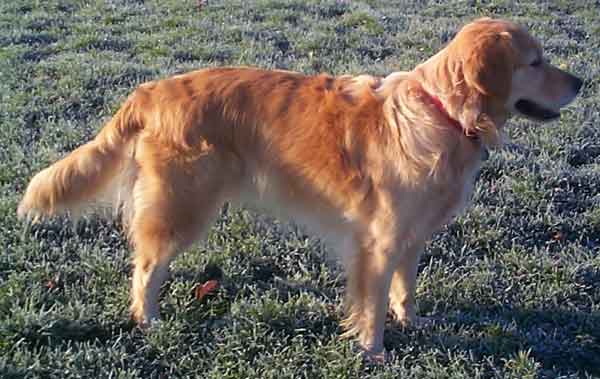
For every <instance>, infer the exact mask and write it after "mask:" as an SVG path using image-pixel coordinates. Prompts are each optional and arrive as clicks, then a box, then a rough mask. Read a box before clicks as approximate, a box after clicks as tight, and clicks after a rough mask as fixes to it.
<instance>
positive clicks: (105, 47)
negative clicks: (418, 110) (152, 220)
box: [0, 0, 600, 378]
mask: <svg viewBox="0 0 600 379" xmlns="http://www.w3.org/2000/svg"><path fill="white" fill-rule="evenodd" d="M599 14H600V8H599V6H598V4H597V2H586V1H579V2H573V1H553V2H537V1H536V2H534V1H532V2H521V3H515V2H512V1H500V0H497V1H469V2H467V1H452V2H435V1H386V0H368V1H356V2H354V1H352V2H350V1H335V2H334V1H324V2H317V1H312V0H311V1H294V2H289V1H275V0H260V1H209V2H208V4H207V5H204V6H203V7H202V8H201V9H200V10H199V9H198V6H197V3H196V2H195V1H180V0H163V1H158V0H150V1H134V0H128V1H125V0H114V1H109V2H103V1H81V0H74V1H63V0H48V1H35V0H19V1H15V0H7V1H4V2H2V3H1V4H0V246H1V248H2V250H3V251H2V254H0V376H1V377H3V378H100V377H103V378H104V377H106V378H137V377H145V378H178V377H205V378H246V377H247V378H302V377H305V378H343V377H365V378H392V377H394V378H395V377H401V378H555V377H561V378H578V377H581V378H591V377H600V290H599V289H598V283H600V254H599V251H600V211H599V209H600V194H599V193H598V188H600V146H599V142H598V141H600V128H599V127H598V125H600V105H599V103H600V102H599V100H600V63H599V62H600V33H599V31H600V16H598V15H599ZM482 15H491V16H501V17H506V18H510V19H513V20H516V21H518V22H520V23H522V24H525V25H527V26H528V27H529V29H530V30H531V31H532V32H533V33H534V34H535V35H537V36H538V37H539V38H540V39H541V41H542V42H543V44H544V45H545V46H546V48H547V51H548V56H549V58H550V59H551V60H552V61H553V62H555V63H557V64H560V65H562V66H563V67H564V68H566V69H569V70H571V71H573V72H575V73H576V74H577V75H579V76H581V77H583V78H585V81H586V86H585V89H584V90H583V93H582V95H581V97H580V98H579V99H578V100H577V101H576V103H575V104H574V105H573V106H571V107H570V108H569V109H568V110H566V111H565V112H564V114H563V116H562V118H561V120H560V121H558V122H553V123H552V124H550V125H546V126H543V127H542V126H540V125H537V124H533V123H530V122H528V121H523V120H512V121H511V122H510V127H509V135H510V142H509V143H508V144H507V146H506V147H505V148H504V149H503V150H501V151H497V152H493V153H492V155H491V157H490V159H489V160H488V161H487V162H486V164H485V166H484V168H483V170H482V172H481V175H480V177H479V179H478V183H477V190H476V192H475V194H474V198H473V204H472V206H471V207H470V208H469V209H468V210H467V211H466V212H465V214H464V215H463V216H461V217H460V218H459V219H458V220H457V221H456V222H455V223H453V224H452V225H449V226H448V227H447V228H446V229H445V230H444V231H442V232H441V233H439V234H438V235H436V236H435V237H434V238H433V240H432V241H431V243H430V244H429V245H428V247H427V250H426V253H425V255H424V257H423V259H422V261H421V266H420V276H419V284H418V306H419V311H420V313H421V314H423V315H429V316H432V317H433V318H435V319H437V320H438V321H439V322H438V323H437V324H435V325H434V326H430V327H427V328H425V329H423V330H401V329H399V328H398V327H396V326H394V325H391V324H390V325H389V326H388V327H387V330H386V336H385V345H386V347H387V348H388V349H389V350H390V351H391V352H392V353H393V357H394V358H393V360H392V362H390V363H389V364H386V365H384V366H379V367H371V366H368V365H365V364H364V362H363V361H362V359H361V358H360V356H358V354H357V351H356V349H355V347H354V346H353V344H352V342H351V341H345V340H341V339H339V337H338V335H339V333H340V328H339V326H338V325H339V324H338V323H339V321H340V319H341V318H342V317H343V313H342V294H343V287H344V279H343V276H342V275H341V273H340V270H339V268H338V267H337V266H336V265H335V264H331V263H330V262H329V260H328V258H327V257H326V247H324V246H323V245H321V243H320V242H319V241H317V240H315V239H313V238H311V237H309V236H307V235H305V234H304V233H303V232H302V231H301V230H299V229H297V228H295V227H293V226H291V225H289V224H284V223H280V222H278V221H277V220H273V219H270V218H268V217H265V216H262V215H257V214H254V213H252V212H250V211H248V210H244V209H233V208H225V209H223V210H222V212H221V216H220V218H219V220H218V221H217V223H216V224H215V226H214V228H213V229H212V231H211V233H210V236H209V238H208V240H207V241H206V243H204V244H202V245H199V246H195V247H194V248H192V249H190V250H189V251H188V252H186V253H185V254H183V255H181V256H180V257H179V258H178V259H177V260H176V261H175V262H174V264H173V266H172V276H171V279H170V281H169V282H168V283H167V284H166V285H165V287H164V288H163V293H162V298H163V300H162V303H161V312H162V314H163V315H164V322H162V323H161V324H160V325H158V326H156V327H155V328H154V329H153V330H151V331H150V332H149V333H142V332H140V331H139V330H138V329H137V328H135V327H134V326H133V325H132V324H131V323H130V322H129V321H128V312H127V307H128V287H129V282H128V278H129V275H130V270H131V265H130V261H129V249H128V246H127V243H126V241H125V240H124V238H123V236H122V234H120V232H119V228H118V225H115V224H112V223H107V222H104V221H100V220H93V219H92V220H90V221H88V222H86V223H83V224H80V225H78V226H77V227H73V226H72V225H71V224H69V223H68V221H66V220H62V219H55V220H51V221H49V222H47V223H44V224H42V225H38V226H34V227H29V228H28V227H26V226H25V225H23V224H21V223H19V222H18V221H17V220H16V214H15V213H16V212H15V210H16V206H17V203H18V201H19V198H20V196H21V194H22V193H23V190H24V188H25V185H26V183H27V181H28V179H29V178H30V177H31V176H32V175H33V174H34V173H35V172H36V171H38V170H40V169H41V168H43V167H45V166H46V165H48V164H49V163H51V162H53V161H54V160H56V159H57V158H59V157H61V156H62V155H63V154H65V153H66V152H68V151H70V150H72V149H73V148H74V147H76V146H78V145H80V144H81V143H83V142H84V141H86V140H88V139H90V138H91V137H92V136H93V135H94V133H96V132H97V131H98V130H99V128H101V126H102V124H103V122H105V121H106V120H107V119H108V118H109V117H110V115H111V114H112V113H113V112H114V111H115V110H116V108H117V107H118V105H119V104H120V103H121V102H122V101H123V100H124V98H125V96H126V95H127V94H128V93H129V92H130V91H131V90H132V89H133V88H134V87H135V86H136V85H137V84H139V83H142V82H144V81H146V80H149V79H155V78H159V77H166V76H168V75H171V74H174V73H178V72H183V71H187V70H191V69H194V68H198V67H205V66H214V65H226V64H227V65H228V64H232V65H234V64H235V65H240V64H244V65H256V66H260V67H267V68H285V69H291V70H299V71H303V72H306V73H317V72H321V71H327V72H330V73H333V74H342V73H352V74H358V73H365V72H367V73H372V74H376V75H383V74H386V73H389V72H391V71H393V70H401V69H402V70H406V69H410V68H412V67H413V66H414V65H415V64H417V63H418V62H421V61H423V60H424V59H425V58H427V57H428V56H430V55H431V54H432V53H433V52H435V51H437V50H438V49H439V48H440V47H441V46H443V45H444V43H446V42H447V41H448V40H450V39H451V38H452V36H453V35H454V33H455V32H456V30H457V28H458V27H459V26H460V25H462V24H463V23H465V22H467V21H469V20H471V19H473V18H475V17H478V16H482ZM212 278H219V279H220V281H221V287H220V289H219V290H218V291H217V293H216V294H214V295H211V296H209V297H207V298H205V299H203V300H202V301H197V300H194V298H193V296H192V293H193V288H194V286H195V285H196V284H197V283H202V282H204V281H205V280H207V279H212Z"/></svg>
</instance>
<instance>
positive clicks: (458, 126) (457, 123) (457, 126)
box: [425, 92, 473, 138]
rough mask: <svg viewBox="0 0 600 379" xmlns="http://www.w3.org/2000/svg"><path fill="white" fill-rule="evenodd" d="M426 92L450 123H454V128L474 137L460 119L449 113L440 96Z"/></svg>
mask: <svg viewBox="0 0 600 379" xmlns="http://www.w3.org/2000/svg"><path fill="white" fill-rule="evenodd" d="M425 93H426V94H427V95H428V96H429V98H430V99H431V102H432V103H433V105H435V107H436V108H437V109H438V111H440V113H441V114H443V115H444V116H446V119H447V120H448V123H450V125H452V126H453V127H454V129H456V130H458V131H459V132H460V133H461V134H464V135H466V136H467V137H470V138H473V136H470V135H468V134H467V133H465V129H464V128H463V126H462V124H461V123H460V121H458V120H457V119H455V118H453V117H452V116H450V113H448V111H447V110H446V108H445V107H444V104H442V101H441V100H440V98H439V97H437V96H435V95H432V94H430V93H427V92H425Z"/></svg>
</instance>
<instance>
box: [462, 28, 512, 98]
mask: <svg viewBox="0 0 600 379" xmlns="http://www.w3.org/2000/svg"><path fill="white" fill-rule="evenodd" d="M471 41H472V43H473V45H472V46H470V47H469V48H468V50H467V53H466V56H464V58H463V62H462V69H463V75H464V78H465V82H466V84H467V86H468V87H470V89H475V90H477V91H478V92H479V93H481V94H482V95H484V96H487V97H491V98H500V99H506V98H508V96H509V94H510V87H511V81H512V73H513V70H514V64H515V53H514V48H513V46H512V38H511V36H510V34H509V33H506V32H496V33H495V34H494V35H488V36H479V37H478V38H474V39H472V40H471Z"/></svg>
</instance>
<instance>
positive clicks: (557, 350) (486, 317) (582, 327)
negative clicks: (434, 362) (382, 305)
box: [385, 306, 600, 375]
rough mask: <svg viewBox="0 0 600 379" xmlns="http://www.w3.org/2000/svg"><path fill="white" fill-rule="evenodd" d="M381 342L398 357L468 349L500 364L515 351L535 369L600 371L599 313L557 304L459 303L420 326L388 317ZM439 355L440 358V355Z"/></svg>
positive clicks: (476, 355)
mask: <svg viewBox="0 0 600 379" xmlns="http://www.w3.org/2000/svg"><path fill="white" fill-rule="evenodd" d="M385 345H386V348H388V349H389V350H390V351H394V352H395V353H396V354H397V355H398V356H405V355H406V354H413V355H415V357H416V356H418V354H420V353H423V352H427V351H432V350H433V351H435V350H437V351H451V352H459V351H462V352H464V351H468V352H469V354H472V355H473V356H474V357H475V358H476V359H478V358H484V357H485V358H486V359H489V358H491V359H492V360H493V361H494V363H495V364H499V365H501V366H502V365H505V364H506V362H508V361H509V360H510V359H514V358H515V357H516V356H517V355H518V353H519V352H527V351H529V356H530V357H532V358H533V359H535V361H536V362H539V363H540V365H541V367H540V369H541V370H542V372H543V371H545V370H552V371H554V372H556V371H558V372H561V373H563V371H568V372H570V373H573V372H575V371H578V372H580V373H581V372H582V371H585V372H587V373H588V374H593V375H599V374H600V315H599V314H597V313H584V312H579V311H565V310H561V309H552V308H549V309H529V308H509V307H507V308H499V307H488V308H485V307H483V308H478V307H468V306H467V307H461V309H460V311H456V312H453V313H452V312H450V313H447V314H446V315H445V319H441V318H436V317H433V318H432V322H431V323H429V324H428V325H426V326H425V327H424V328H420V329H416V328H402V327H400V326H398V325H396V324H395V323H393V322H391V324H390V325H388V327H387V328H386V335H385ZM442 359H443V358H442Z"/></svg>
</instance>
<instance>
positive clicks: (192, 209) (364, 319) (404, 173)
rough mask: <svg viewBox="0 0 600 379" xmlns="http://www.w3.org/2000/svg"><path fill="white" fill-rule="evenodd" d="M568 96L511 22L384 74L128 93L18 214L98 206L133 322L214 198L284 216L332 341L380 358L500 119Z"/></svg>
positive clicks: (473, 32)
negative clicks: (323, 266)
mask: <svg viewBox="0 0 600 379" xmlns="http://www.w3.org/2000/svg"><path fill="white" fill-rule="evenodd" d="M582 83H583V82H582V80H581V79H579V78H577V77H575V76H573V75H571V74H569V73H567V72H564V71H562V70H560V69H558V68H556V67H554V66H552V65H551V64H550V63H548V61H547V60H546V59H545V58H544V55H543V52H542V48H541V47H540V44H539V43H538V42H537V41H536V40H535V39H534V38H533V37H532V36H531V35H530V34H529V33H528V32H527V31H526V30H525V29H524V28H523V27H521V26H518V25H516V24H514V23H512V22H510V21H505V20H496V19H490V18H484V19H478V20H475V21H474V22H472V23H469V24H467V25H466V26H464V27H463V28H462V29H461V30H460V31H459V32H458V33H457V35H456V37H455V38H454V39H453V40H452V41H451V42H450V43H449V44H448V45H447V46H446V47H445V48H444V49H442V50H441V51H440V52H438V53H437V54H436V55H434V56H433V57H431V58H430V59H428V60H427V61H425V62H424V63H422V64H420V65H418V66H417V67H416V68H415V69H414V70H412V71H407V72H395V73H392V74H390V75H389V76H386V77H373V76H369V75H362V76H356V77H352V76H340V77H331V76H329V75H325V74H321V75H316V76H306V75H303V74H300V73H296V72H289V71H267V70H260V69H255V68H233V67H229V68H208V69H202V70H198V71H194V72H190V73H187V74H183V75H177V76H174V77H171V78H168V79H163V80H159V81H153V82H148V83H145V84H142V85H140V86H139V87H138V88H137V89H136V90H135V91H134V92H133V93H132V94H131V95H130V96H129V97H128V99H127V100H126V101H125V102H124V104H123V105H122V107H121V108H120V109H119V110H118V111H117V113H116V114H115V115H114V117H113V118H112V119H111V120H110V121H109V122H108V123H107V125H106V126H105V127H104V128H103V129H102V130H101V131H100V132H99V134H98V135H97V136H96V137H95V138H94V139H93V140H92V141H90V142H88V143H86V144H85V145H83V146H81V147H79V148H77V149H76V150H75V151H73V152H72V153H70V154H69V155H67V156H66V157H65V158H63V159H62V160H60V161H58V162H57V163H55V164H53V165H52V166H50V167H48V168H46V169H44V170H43V171H41V172H39V173H38V174H37V175H35V176H34V177H33V179H32V180H31V182H30V183H29V185H28V187H27V190H26V192H25V195H24V197H23V199H22V201H21V203H20V204H19V208H18V214H19V216H20V217H22V218H28V219H29V220H33V221H37V220H38V219H39V218H41V217H43V216H51V215H57V214H61V213H68V214H71V215H78V214H81V213H82V212H85V211H86V210H89V209H92V208H94V207H97V206H98V205H100V206H102V205H106V204H112V205H111V206H113V207H115V209H117V210H118V214H120V216H121V217H122V219H123V224H124V225H125V227H126V229H127V231H128V237H129V239H130V241H131V242H132V245H133V247H134V250H135V252H134V257H133V262H134V267H135V269H134V273H133V279H132V289H131V298H132V303H131V311H132V315H133V317H134V318H135V320H137V322H138V323H139V324H140V325H142V326H145V325H148V324H149V323H151V322H152V321H153V320H156V319H158V316H159V306H158V295H159V289H160V287H161V284H162V283H163V281H164V280H165V278H166V276H167V274H168V267H169V263H170V262H171V261H172V260H173V258H174V257H175V256H176V255H177V253H178V252H180V251H181V250H183V249H185V248H186V247H187V246H189V245H190V244H192V243H193V242H195V241H196V240H198V239H199V238H201V237H202V234H203V232H205V231H206V230H207V228H208V227H209V226H210V222H211V220H212V219H213V218H214V217H215V214H216V212H217V211H218V209H219V208H220V206H221V205H222V204H223V203H224V202H226V201H229V202H241V203H243V204H251V205H254V206H257V207H260V208H266V209H271V210H273V211H276V212H277V214H280V215H284V216H289V217H292V218H293V219H294V220H299V221H300V222H301V223H304V224H306V225H307V226H308V227H309V228H310V227H312V228H313V229H315V230H316V231H318V232H320V235H321V236H323V237H324V238H325V239H327V240H328V241H330V242H331V244H332V246H333V247H334V248H335V250H336V251H337V252H338V254H339V255H340V258H341V259H340V260H341V261H342V262H343V266H344V268H345V271H346V273H347V277H348V280H347V296H346V300H347V305H348V315H347V318H346V319H345V321H343V326H344V328H345V333H344V335H346V336H355V337H356V338H357V340H358V342H359V343H360V346H361V347H362V348H363V349H364V351H365V353H366V354H367V355H368V356H370V357H373V358H374V359H381V357H383V355H384V347H383V332H384V324H385V319H386V314H387V312H388V309H389V310H390V311H391V313H392V314H393V315H394V316H395V318H396V319H397V320H398V322H399V323H400V324H402V325H410V324H413V325H414V324H417V325H418V324H419V322H420V321H421V319H420V318H418V317H417V315H416V312H415V282H416V276H417V265H418V261H419V257H420V254H421V252H422V250H423V247H424V244H425V242H426V241H427V239H428V238H430V237H431V235H432V233H434V232H435V231H436V230H439V229H440V228H441V227H442V226H443V225H445V224H446V223H448V222H449V221H450V220H451V219H452V217H453V216H455V215H456V214H457V213H458V212H459V211H460V210H461V209H462V208H463V207H464V206H465V204H466V202H467V199H468V198H469V196H470V194H471V192H472V188H473V185H474V178H475V176H476V174H477V172H478V170H479V168H480V166H481V163H482V161H483V159H484V156H485V154H486V152H487V150H488V149H489V148H495V147H497V146H499V145H500V144H501V142H502V140H503V135H502V131H503V126H504V125H505V123H506V121H507V118H508V117H509V116H510V115H512V114H514V115H520V116H524V117H527V118H530V119H533V120H536V121H550V120H553V119H556V118H558V117H559V116H560V109H561V108H562V107H563V106H565V105H567V104H569V103H570V102H571V101H573V99H574V98H575V97H576V95H577V93H578V92H579V90H580V88H581V86H582Z"/></svg>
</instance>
